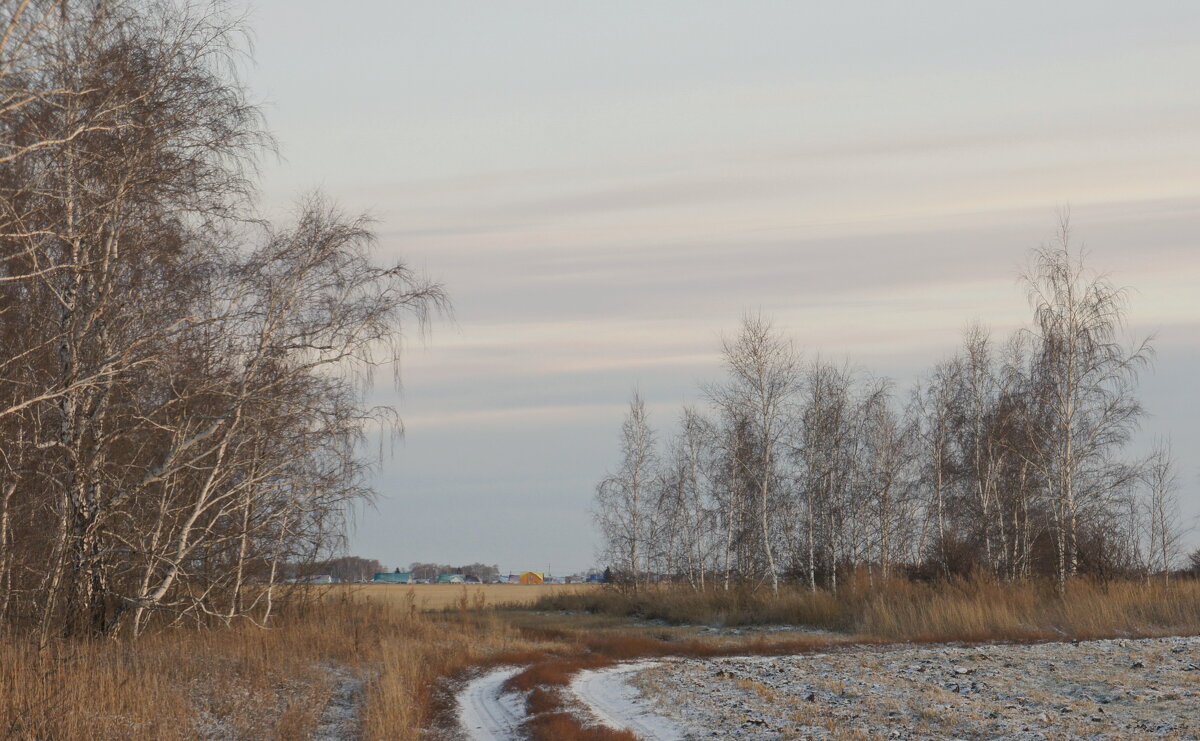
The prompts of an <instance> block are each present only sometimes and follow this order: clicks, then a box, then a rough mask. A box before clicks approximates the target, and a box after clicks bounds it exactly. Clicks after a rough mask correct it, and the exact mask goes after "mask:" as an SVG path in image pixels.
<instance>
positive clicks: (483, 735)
mask: <svg viewBox="0 0 1200 741" xmlns="http://www.w3.org/2000/svg"><path fill="white" fill-rule="evenodd" d="M519 671H521V667H517V666H505V667H500V668H499V669H493V670H491V671H489V672H488V673H486V674H484V675H483V676H481V677H478V678H476V679H473V680H471V681H470V682H468V683H467V684H466V686H465V687H463V689H462V691H461V692H459V694H458V720H459V723H460V724H461V726H462V729H463V731H464V732H465V733H466V735H467V738H468V739H470V740H471V741H510V740H511V739H516V738H519V731H520V728H521V723H522V721H524V720H525V698H524V696H523V695H521V694H520V693H517V692H505V691H504V683H505V682H507V681H508V679H509V677H511V676H513V675H514V674H516V673H517V672H519Z"/></svg>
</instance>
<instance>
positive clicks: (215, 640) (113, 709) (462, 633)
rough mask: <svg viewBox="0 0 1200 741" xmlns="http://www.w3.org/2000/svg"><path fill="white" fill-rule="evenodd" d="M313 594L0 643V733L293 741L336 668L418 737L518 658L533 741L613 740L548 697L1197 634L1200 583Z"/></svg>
mask: <svg viewBox="0 0 1200 741" xmlns="http://www.w3.org/2000/svg"><path fill="white" fill-rule="evenodd" d="M376 590H381V591H376ZM426 590H433V591H426ZM510 590H516V591H510ZM548 590H554V591H553V592H551V591H548ZM435 593H436V596H437V598H438V599H437V600H436V601H435V600H434V599H432V597H433V596H434V595H435ZM493 595H496V596H493ZM529 595H542V596H543V597H545V599H541V600H539V602H538V604H537V606H538V607H539V608H541V610H540V611H529V610H512V609H509V610H498V609H493V608H491V607H490V606H491V605H495V604H497V603H501V602H504V601H507V599H513V601H516V602H520V601H522V600H524V599H528V598H529ZM323 597H324V598H323V599H322V600H320V601H319V602H318V603H316V604H310V605H308V606H307V607H304V608H302V609H301V608H295V609H293V610H292V612H290V613H288V614H286V615H283V616H281V619H280V620H279V621H278V622H277V623H275V624H274V627H272V628H271V629H269V630H263V629H259V628H256V627H254V626H252V625H239V626H235V627H232V628H229V629H224V630H210V631H197V630H177V631H161V632H157V633H152V634H149V635H147V636H145V637H144V638H143V639H142V640H140V641H138V642H136V643H132V642H128V641H124V640H109V641H103V642H80V641H73V642H66V641H63V642H59V643H55V644H52V645H51V646H50V648H49V649H48V650H46V651H43V652H39V651H37V650H36V649H35V648H34V647H33V646H32V645H31V644H29V643H27V642H25V641H24V640H21V639H18V638H0V737H13V738H28V739H33V738H39V739H41V738H89V739H124V738H156V739H159V738H161V739H173V738H194V737H196V736H197V735H202V734H203V733H204V732H208V733H210V734H216V733H217V732H220V733H221V734H222V735H224V736H225V737H233V738H247V739H270V738H279V739H292V738H305V737H307V736H309V735H310V734H311V733H312V731H313V730H314V729H315V728H316V727H317V726H318V725H319V723H320V722H321V714H322V712H323V710H324V708H325V706H326V704H327V703H328V702H329V701H330V698H331V696H332V695H333V693H334V690H335V689H336V682H337V681H338V676H339V674H340V676H341V677H345V676H353V677H358V678H359V679H360V680H361V681H362V682H363V685H362V691H361V696H362V700H363V702H362V712H361V715H360V717H359V721H358V723H359V726H360V728H359V729H358V730H360V731H361V733H362V735H363V737H364V738H366V739H416V738H418V737H419V736H420V734H421V729H428V728H430V727H442V726H446V725H448V724H450V723H451V722H452V717H453V712H452V710H453V707H452V696H451V695H450V694H449V691H448V690H449V688H450V687H451V685H449V684H447V683H446V682H445V681H443V680H444V678H449V677H461V676H464V673H465V672H467V671H469V670H471V669H472V667H479V666H491V665H496V664H501V663H518V664H524V665H527V666H528V668H527V669H526V671H524V672H522V673H521V674H519V675H517V677H515V678H514V680H513V683H512V685H513V687H515V688H520V689H525V690H531V691H532V693H531V695H530V700H529V702H530V708H529V709H530V711H531V712H532V713H533V715H532V717H531V718H530V721H529V724H528V726H527V730H528V732H529V733H530V735H531V737H532V738H534V739H563V740H565V741H569V740H570V739H587V740H589V741H604V740H607V741H612V740H613V739H626V738H628V736H627V735H622V734H617V733H614V732H611V731H607V730H605V729H599V728H591V727H584V726H582V725H581V724H580V723H579V722H578V721H576V720H574V719H573V716H571V715H570V714H569V713H566V712H565V709H564V708H563V707H561V705H560V704H559V699H558V694H557V688H560V687H562V686H563V685H564V684H566V683H567V682H569V681H570V677H571V676H572V675H573V674H574V672H576V671H578V670H580V669H583V668H597V667H602V666H606V665H608V664H611V663H614V662H616V661H620V660H625V659H632V658H642V657H655V656H665V655H683V656H689V655H690V656H721V655H733V654H789V653H805V652H808V651H812V650H814V649H821V648H825V647H828V646H829V645H830V644H831V643H835V642H847V641H850V640H855V641H891V640H914V641H941V640H978V641H983V640H1040V639H1047V638H1064V637H1078V638H1096V637H1103V636H1154V635H1166V634H1171V633H1175V634H1196V633H1200V583H1198V582H1183V581H1181V582H1176V583H1173V584H1171V585H1162V584H1159V583H1143V582H1130V583H1113V584H1108V585H1102V584H1090V583H1086V582H1078V583H1075V584H1072V585H1071V586H1070V588H1069V589H1068V591H1067V594H1066V597H1065V598H1062V597H1059V596H1058V595H1057V594H1056V593H1055V591H1054V590H1053V588H1052V587H1050V586H1048V585H1044V584H1037V583H1029V584H1017V585H1005V584H999V583H992V582H987V581H975V582H954V583H948V584H941V585H936V586H933V585H927V584H913V583H908V582H901V581H896V582H888V583H887V584H886V585H883V586H882V587H880V586H879V585H876V587H875V588H874V589H872V588H869V587H868V586H866V585H863V584H851V585H850V586H849V587H847V588H846V589H844V590H842V592H841V593H840V594H839V595H838V596H837V597H836V598H835V597H834V596H832V595H830V594H827V593H824V592H818V593H817V594H815V595H814V594H811V593H809V592H807V591H805V590H802V589H788V590H785V591H784V592H783V593H782V594H781V595H780V597H779V599H778V600H776V599H774V598H773V597H772V596H771V595H770V592H769V591H767V590H758V591H753V590H748V589H746V590H736V591H732V592H724V591H710V592H704V593H693V592H691V591H690V590H682V589H667V588H663V589H655V590H649V591H646V592H642V593H639V594H637V595H626V594H621V593H618V592H615V591H614V590H609V589H597V588H594V587H583V588H579V587H575V588H569V589H555V588H554V587H525V588H521V587H510V586H495V587H484V588H482V589H480V588H476V589H471V588H467V589H464V588H463V587H462V586H453V587H434V586H428V587H426V586H421V587H414V588H396V587H374V586H373V587H370V588H366V589H354V588H349V589H348V588H340V589H336V590H328V591H327V592H326V593H325V594H324V595H323ZM502 597H503V599H502ZM547 609H553V610H556V611H557V612H546V610H547ZM439 610H440V611H439ZM562 610H570V611H572V612H570V613H564V612H561V611H562ZM581 610H592V611H594V612H593V614H580V612H579V611H581ZM629 616H636V617H641V618H649V617H654V618H662V619H667V620H671V621H674V622H678V623H693V624H695V623H708V624H711V623H721V622H724V623H727V624H746V623H750V622H772V623H793V624H795V623H800V624H806V625H811V626H815V627H823V628H829V629H832V630H836V631H842V633H840V634H836V635H833V634H821V635H810V634H797V633H795V632H788V631H779V632H753V633H751V634H748V635H730V634H728V633H717V634H707V635H704V636H701V632H700V631H699V630H697V629H695V628H681V627H680V628H671V627H664V626H662V625H653V624H646V623H645V622H644V621H643V622H637V621H633V622H631V621H630V620H629Z"/></svg>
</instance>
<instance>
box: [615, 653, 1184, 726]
mask: <svg viewBox="0 0 1200 741" xmlns="http://www.w3.org/2000/svg"><path fill="white" fill-rule="evenodd" d="M625 676H627V677H628V679H629V681H630V683H631V684H632V685H633V686H634V687H636V688H637V689H639V690H640V692H641V695H642V697H643V698H644V699H643V701H642V702H643V703H647V702H648V703H649V704H650V705H651V706H652V707H653V708H655V712H656V713H658V714H659V715H662V716H665V717H667V718H669V719H671V720H672V721H674V723H675V724H676V725H677V727H678V728H679V729H680V731H681V734H682V735H681V737H682V738H686V739H698V738H737V739H758V740H762V741H766V740H768V739H771V740H773V739H835V738H872V739H875V738H896V739H952V738H987V739H1006V740H1007V741H1018V740H1020V741H1032V740H1033V739H1050V738H1053V739H1148V738H1163V739H1200V637H1191V638H1162V639H1147V640H1107V641H1086V642H1081V643H1045V644H1037V645H993V646H983V647H963V646H921V647H914V646H907V647H894V646H893V647H879V648H861V647H859V648H848V649H847V650H844V651H832V652H829V653H824V654H813V655H801V656H789V657H770V658H766V657H740V658H722V659H684V660H680V661H672V662H664V663H662V664H660V665H658V666H655V667H649V668H645V669H642V670H640V671H637V672H631V673H628V674H626V675H625ZM630 707H634V706H630ZM610 712H611V711H610ZM631 712H640V711H634V710H631Z"/></svg>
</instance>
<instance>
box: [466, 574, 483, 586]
mask: <svg viewBox="0 0 1200 741" xmlns="http://www.w3.org/2000/svg"><path fill="white" fill-rule="evenodd" d="M463 581H464V582H466V583H467V584H482V583H483V580H482V579H480V578H479V577H478V576H475V575H474V574H467V575H466V576H465V577H463Z"/></svg>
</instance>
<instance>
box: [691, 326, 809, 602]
mask: <svg viewBox="0 0 1200 741" xmlns="http://www.w3.org/2000/svg"><path fill="white" fill-rule="evenodd" d="M723 351H724V360H725V371H726V374H727V377H726V380H725V382H724V383H722V384H718V385H714V386H710V387H709V388H708V396H709V398H710V399H711V400H712V402H713V403H714V404H715V406H716V407H717V408H718V409H719V410H721V413H722V414H723V415H724V416H725V417H726V418H728V419H743V420H745V421H746V422H747V424H748V431H749V433H750V435H751V437H752V439H753V440H754V442H755V444H756V445H755V452H756V455H755V456H754V457H753V459H752V460H747V461H741V462H739V463H740V465H742V466H743V467H744V468H745V469H746V471H747V473H749V474H750V475H751V476H752V477H753V483H754V489H755V500H756V501H755V507H756V510H757V511H756V513H755V514H756V518H757V526H758V537H759V545H760V548H761V550H762V554H763V558H764V561H765V569H766V573H765V574H764V576H765V577H766V578H767V579H768V580H769V581H770V582H771V588H772V589H773V590H774V591H776V592H778V591H779V569H778V568H777V566H776V562H775V553H774V548H773V540H774V535H775V534H774V532H773V530H772V527H771V510H772V500H773V498H774V497H775V496H776V495H777V494H778V488H779V482H780V480H781V471H780V466H781V464H782V463H783V461H784V460H785V456H784V455H783V452H784V441H785V439H786V436H787V434H788V425H789V421H790V420H791V419H792V416H791V415H792V407H793V404H794V402H795V397H796V393H797V391H798V390H799V383H800V360H799V356H798V354H797V352H796V350H795V348H794V347H793V345H792V343H791V342H790V341H789V340H787V339H786V338H784V337H782V336H780V335H779V333H778V332H776V331H775V329H774V328H773V327H772V325H771V322H770V321H769V320H767V319H765V318H763V317H762V316H747V317H745V318H744V319H743V320H742V328H741V331H740V332H739V333H738V335H737V337H736V338H735V339H733V340H726V341H725V342H724V347H723Z"/></svg>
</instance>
